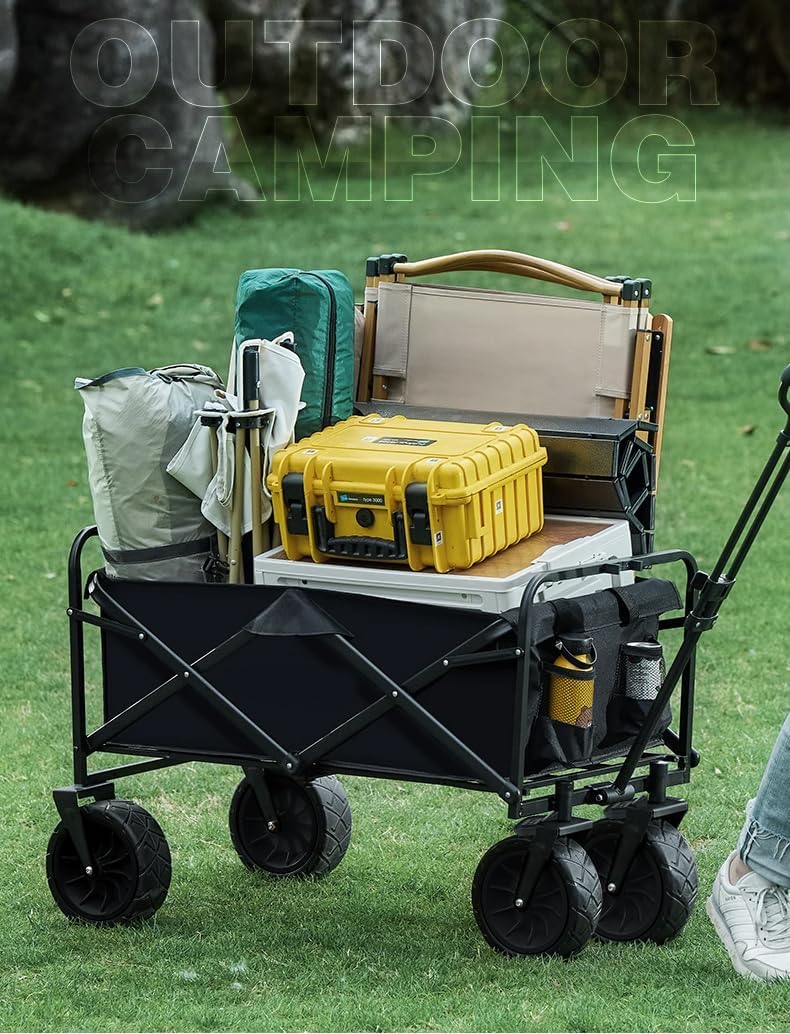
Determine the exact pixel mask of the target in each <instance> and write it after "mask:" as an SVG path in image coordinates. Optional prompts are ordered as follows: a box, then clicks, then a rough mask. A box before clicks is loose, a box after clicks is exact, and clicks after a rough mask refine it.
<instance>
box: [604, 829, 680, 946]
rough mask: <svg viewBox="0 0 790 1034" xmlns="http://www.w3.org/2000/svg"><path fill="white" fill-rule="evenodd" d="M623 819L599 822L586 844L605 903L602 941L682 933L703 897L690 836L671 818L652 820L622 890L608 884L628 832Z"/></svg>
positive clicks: (663, 939) (660, 939) (657, 941)
mask: <svg viewBox="0 0 790 1034" xmlns="http://www.w3.org/2000/svg"><path fill="white" fill-rule="evenodd" d="M622 829H623V824H622V822H621V821H618V820H617V819H602V820H601V821H600V822H596V823H595V825H594V826H593V828H592V830H591V831H590V833H589V834H588V836H587V838H586V840H585V843H584V846H585V848H586V850H587V853H588V854H589V856H590V858H591V859H592V862H593V864H594V865H595V868H596V869H597V870H598V873H599V875H600V879H601V883H602V885H603V908H602V911H601V918H600V920H599V921H598V926H597V928H596V930H595V936H596V937H597V938H598V939H600V940H602V941H652V942H654V943H655V944H665V943H666V942H667V941H670V940H672V938H673V937H677V935H678V934H679V933H680V931H681V930H682V929H683V927H684V926H685V925H686V923H687V922H688V920H689V917H690V916H691V912H692V909H693V908H694V902H695V901H696V898H697V866H696V863H695V861H694V852H693V851H692V850H691V848H690V847H689V845H688V842H687V841H686V839H685V837H684V836H683V834H682V833H680V832H679V830H677V829H676V828H675V827H674V826H673V825H672V824H671V823H669V822H665V821H659V822H651V823H650V825H649V826H648V827H647V830H646V832H645V835H644V838H643V839H642V842H641V843H640V845H639V847H638V849H637V852H636V854H635V856H634V860H633V861H632V863H631V865H630V866H629V868H628V870H627V872H626V874H625V879H624V880H623V885H622V888H621V890H620V892H619V893H618V894H611V893H609V891H608V890H607V889H606V886H607V877H608V873H609V869H610V866H611V863H612V859H613V858H614V855H615V852H616V850H617V845H618V843H619V841H620V836H621V834H622Z"/></svg>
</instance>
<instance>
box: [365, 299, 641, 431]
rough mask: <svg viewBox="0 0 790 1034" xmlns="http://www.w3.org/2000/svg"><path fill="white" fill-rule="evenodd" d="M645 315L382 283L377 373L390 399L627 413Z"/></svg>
mask: <svg viewBox="0 0 790 1034" xmlns="http://www.w3.org/2000/svg"><path fill="white" fill-rule="evenodd" d="M636 314H637V310H636V309H629V308H625V307H624V306H620V305H612V304H607V303H603V302H599V301H596V300H594V299H589V300H588V299H566V298H556V297H549V296H546V295H533V294H511V293H506V292H502V291H488V290H486V291H484V290H469V289H465V288H458V287H447V286H439V285H431V284H410V283H382V284H380V285H379V289H378V318H377V328H376V349H375V359H374V365H373V373H374V376H375V377H380V378H384V379H385V380H386V398H387V400H388V401H390V402H402V403H405V404H406V405H415V406H439V407H450V408H469V409H483V410H497V409H499V410H502V411H503V412H513V413H522V412H523V413H547V414H553V415H555V416H615V415H621V414H620V413H618V411H617V403H618V400H620V402H622V401H623V400H627V399H628V398H629V393H630V390H631V380H632V374H633V364H634V331H635V329H636V318H637V315H636Z"/></svg>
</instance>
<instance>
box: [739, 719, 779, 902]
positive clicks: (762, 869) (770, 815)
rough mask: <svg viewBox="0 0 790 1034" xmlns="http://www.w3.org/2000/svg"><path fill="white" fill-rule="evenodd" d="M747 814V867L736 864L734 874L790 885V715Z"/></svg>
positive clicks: (742, 849) (743, 855)
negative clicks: (751, 873) (757, 876)
mask: <svg viewBox="0 0 790 1034" xmlns="http://www.w3.org/2000/svg"><path fill="white" fill-rule="evenodd" d="M746 816H747V817H746V824H745V825H744V827H743V829H742V830H741V835H740V838H739V840H738V856H739V858H740V861H741V862H742V863H743V866H738V865H737V864H736V866H735V867H734V872H733V875H734V876H735V877H736V878H739V877H740V876H741V875H744V874H745V873H746V872H747V871H749V870H751V871H752V872H756V873H759V875H760V876H762V877H763V878H764V879H766V880H770V881H771V883H777V884H779V885H780V886H782V887H790V715H788V716H787V718H786V719H785V722H784V725H783V726H782V729H781V731H780V733H779V736H778V738H777V741H776V743H775V744H774V749H773V751H772V753H771V757H770V759H769V761H768V766H767V768H766V769H765V772H764V773H763V778H762V781H761V782H760V789H759V790H758V791H757V796H756V797H755V798H754V800H753V801H750V802H749V804H748V807H747V809H746Z"/></svg>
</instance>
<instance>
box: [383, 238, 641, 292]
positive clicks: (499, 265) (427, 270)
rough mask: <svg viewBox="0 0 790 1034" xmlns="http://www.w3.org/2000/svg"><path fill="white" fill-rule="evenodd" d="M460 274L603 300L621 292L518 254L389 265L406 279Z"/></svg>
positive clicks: (464, 254)
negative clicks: (502, 277) (534, 283)
mask: <svg viewBox="0 0 790 1034" xmlns="http://www.w3.org/2000/svg"><path fill="white" fill-rule="evenodd" d="M464 271H467V272H478V273H506V274H509V275H511V276H523V277H528V278H530V279H532V280H543V281H546V282H548V283H552V284H560V285H562V286H563V287H573V288H576V289H577V290H579V291H591V292H592V293H593V294H601V295H603V296H604V297H606V298H615V297H619V296H620V295H621V294H622V291H623V285H622V283H618V282H617V281H614V280H606V279H604V278H603V277H600V276H595V275H593V274H592V273H585V272H583V271H582V270H581V269H574V268H573V267H572V266H565V265H563V264H562V263H560V262H551V261H550V260H549V259H542V258H537V257H536V256H534V255H525V254H522V253H521V252H518V251H500V250H495V249H488V250H482V251H461V252H457V253H456V254H453V255H440V256H438V257H436V258H430V259H423V260H422V261H420V262H396V263H395V264H394V265H393V272H394V273H395V274H396V275H397V276H402V277H406V278H410V277H421V276H431V275H436V274H439V273H457V272H464Z"/></svg>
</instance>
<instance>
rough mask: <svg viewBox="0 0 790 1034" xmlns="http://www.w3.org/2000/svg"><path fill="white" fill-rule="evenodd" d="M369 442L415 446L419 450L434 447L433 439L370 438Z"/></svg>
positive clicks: (434, 441)
mask: <svg viewBox="0 0 790 1034" xmlns="http://www.w3.org/2000/svg"><path fill="white" fill-rule="evenodd" d="M371 441H372V442H373V443H374V444H375V445H416V446H417V448H419V449H425V448H426V447H427V446H429V445H436V439H435V438H372V439H371Z"/></svg>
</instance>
